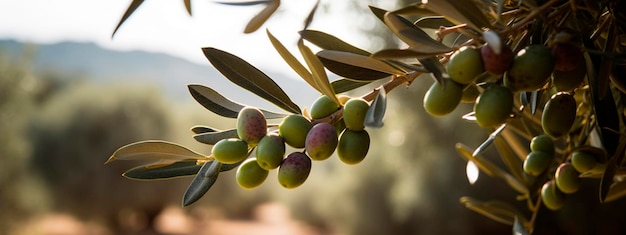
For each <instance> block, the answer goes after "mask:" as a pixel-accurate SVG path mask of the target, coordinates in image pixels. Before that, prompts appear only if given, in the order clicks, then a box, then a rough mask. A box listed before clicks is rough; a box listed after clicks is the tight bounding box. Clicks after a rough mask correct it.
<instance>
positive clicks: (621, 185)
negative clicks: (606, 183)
mask: <svg viewBox="0 0 626 235" xmlns="http://www.w3.org/2000/svg"><path fill="white" fill-rule="evenodd" d="M624 196H626V181H620V182H616V183H614V184H613V185H612V186H611V188H610V189H609V192H608V193H607V194H606V197H605V198H604V202H612V201H615V200H617V199H620V198H622V197H624Z"/></svg>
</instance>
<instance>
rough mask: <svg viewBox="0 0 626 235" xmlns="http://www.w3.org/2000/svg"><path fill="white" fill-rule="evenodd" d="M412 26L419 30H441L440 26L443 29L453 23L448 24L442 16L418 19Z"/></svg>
mask: <svg viewBox="0 0 626 235" xmlns="http://www.w3.org/2000/svg"><path fill="white" fill-rule="evenodd" d="M396 13H397V12H396ZM414 25H415V26H417V27H420V28H427V29H436V30H439V28H441V27H442V26H443V27H451V26H454V23H452V22H450V21H449V20H447V19H446V18H445V17H443V16H426V17H422V18H419V19H418V20H417V21H415V23H414Z"/></svg>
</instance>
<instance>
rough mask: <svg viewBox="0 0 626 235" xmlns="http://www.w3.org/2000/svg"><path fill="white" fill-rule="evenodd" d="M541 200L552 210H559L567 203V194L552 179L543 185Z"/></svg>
mask: <svg viewBox="0 0 626 235" xmlns="http://www.w3.org/2000/svg"><path fill="white" fill-rule="evenodd" d="M541 200H542V201H543V204H544V205H545V206H546V207H547V208H548V209H550V210H553V211H555V210H559V209H561V207H563V205H564V204H565V194H563V193H562V192H561V191H559V189H558V188H557V187H556V183H554V181H553V180H550V181H548V182H546V183H544V184H543V186H542V187H541Z"/></svg>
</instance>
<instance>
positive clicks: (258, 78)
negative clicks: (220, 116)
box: [202, 47, 301, 113]
mask: <svg viewBox="0 0 626 235" xmlns="http://www.w3.org/2000/svg"><path fill="white" fill-rule="evenodd" d="M202 51H203V52H204V55H205V56H206V57H207V59H209V61H210V62H211V64H213V66H214V67H215V68H216V69H217V70H218V71H220V72H221V73H222V74H223V75H224V76H225V77H226V78H227V79H229V80H230V81H231V82H233V83H235V84H237V85H238V86H240V87H242V88H244V89H246V90H248V91H250V92H252V93H254V94H256V95H258V96H259V97H261V98H264V99H266V100H267V101H269V102H271V103H273V104H275V105H276V106H278V107H280V108H282V109H284V110H286V111H289V112H292V113H300V112H301V111H300V107H298V105H296V104H295V103H294V102H293V101H291V99H290V98H289V96H287V94H285V92H284V91H283V90H282V89H281V88H280V87H279V86H278V85H277V84H276V82H274V80H272V79H271V78H270V77H268V76H267V75H265V74H264V73H263V72H261V71H260V70H258V69H257V68H255V67H254V66H252V65H250V64H249V63H248V62H246V61H245V60H243V59H241V58H239V57H237V56H235V55H233V54H230V53H228V52H225V51H222V50H219V49H216V48H212V47H206V48H202Z"/></svg>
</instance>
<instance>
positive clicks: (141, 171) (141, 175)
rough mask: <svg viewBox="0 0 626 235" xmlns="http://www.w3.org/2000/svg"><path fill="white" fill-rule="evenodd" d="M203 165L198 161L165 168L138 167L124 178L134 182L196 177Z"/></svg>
mask: <svg viewBox="0 0 626 235" xmlns="http://www.w3.org/2000/svg"><path fill="white" fill-rule="evenodd" d="M200 167H202V165H199V164H197V161H195V160H193V161H180V162H175V163H173V164H170V165H167V166H163V167H157V168H154V167H149V166H138V167H135V168H132V169H130V170H128V171H126V172H124V174H122V176H124V177H126V178H129V179H133V180H158V179H171V178H176V177H183V176H190V175H195V174H197V173H198V171H199V170H200Z"/></svg>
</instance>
